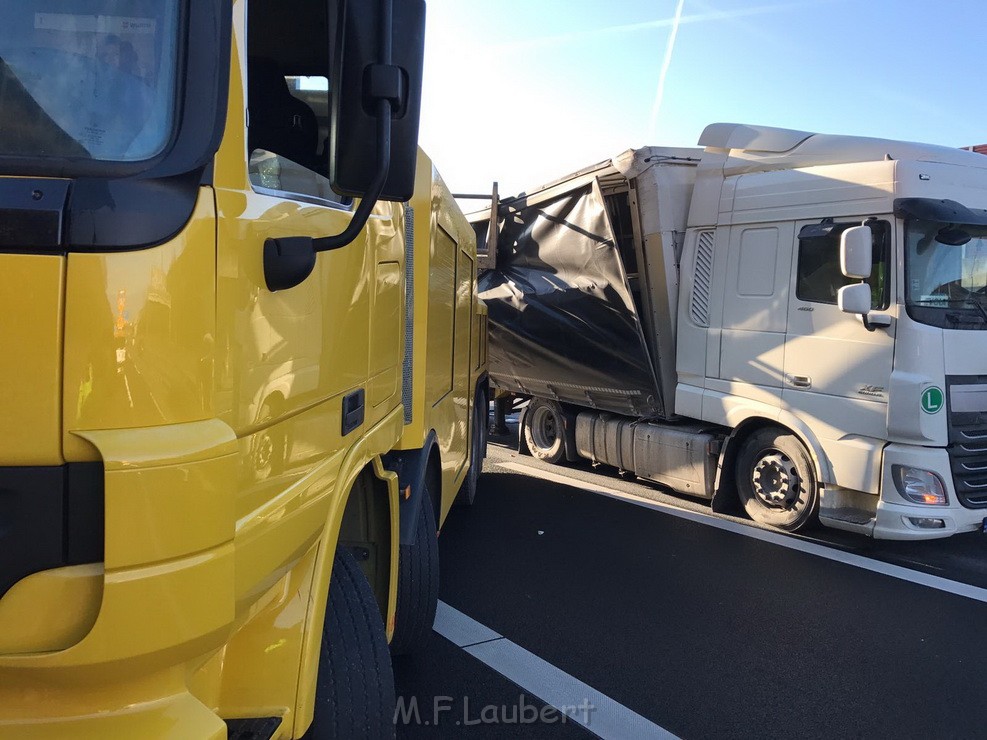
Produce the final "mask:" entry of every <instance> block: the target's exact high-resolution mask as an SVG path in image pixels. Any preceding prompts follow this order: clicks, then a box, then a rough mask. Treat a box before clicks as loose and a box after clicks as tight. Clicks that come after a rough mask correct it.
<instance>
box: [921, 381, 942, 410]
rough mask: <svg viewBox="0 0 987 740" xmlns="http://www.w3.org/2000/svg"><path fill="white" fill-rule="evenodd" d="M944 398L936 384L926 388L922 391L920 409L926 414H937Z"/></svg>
mask: <svg viewBox="0 0 987 740" xmlns="http://www.w3.org/2000/svg"><path fill="white" fill-rule="evenodd" d="M944 400H945V396H944V395H943V392H942V388H937V387H936V386H932V387H931V388H926V389H925V391H924V392H923V393H922V411H924V412H925V413H927V414H937V413H939V411H941V410H942V407H943V402H944Z"/></svg>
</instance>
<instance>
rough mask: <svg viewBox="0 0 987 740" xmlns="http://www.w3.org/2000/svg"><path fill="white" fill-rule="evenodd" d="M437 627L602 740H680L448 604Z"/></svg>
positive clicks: (437, 617)
mask: <svg viewBox="0 0 987 740" xmlns="http://www.w3.org/2000/svg"><path fill="white" fill-rule="evenodd" d="M434 629H435V631H436V632H438V633H439V634H440V635H442V636H443V637H444V638H446V639H447V640H449V641H450V642H452V643H453V644H455V645H457V646H458V647H461V648H462V649H463V650H465V651H466V652H467V653H469V654H470V655H472V656H473V657H474V658H476V659H477V660H479V661H480V662H482V663H484V664H486V665H487V666H489V667H490V668H493V669H494V670H495V671H497V673H499V674H500V675H502V676H504V677H505V678H507V679H509V680H511V681H513V682H514V683H516V684H517V685H518V686H520V687H521V688H522V689H524V690H525V691H530V692H531V694H532V695H534V696H537V697H538V698H539V699H541V700H542V701H543V702H545V703H546V704H548V705H549V706H552V707H555V708H556V709H557V710H559V711H560V712H564V713H565V714H566V716H567V717H568V718H569V719H568V720H567V721H572V722H576V723H577V724H580V725H582V726H583V727H585V728H586V729H587V730H589V731H590V732H592V733H593V734H595V735H597V736H599V737H601V738H605V739H606V740H609V738H615V739H618V738H621V739H622V738H629V737H648V738H662V740H677V738H676V736H675V735H673V734H672V733H670V732H669V731H668V730H666V729H664V728H663V727H660V726H658V725H656V724H655V723H654V722H652V721H651V720H649V719H646V718H645V717H642V716H641V715H640V714H638V713H637V712H634V711H632V710H630V709H628V708H627V707H625V706H624V705H623V704H619V703H618V702H616V701H614V700H613V699H611V698H610V697H609V696H607V695H606V694H603V693H600V692H599V691H597V690H596V689H594V688H593V687H592V686H589V685H588V684H585V683H583V682H582V681H580V680H579V679H578V678H575V677H573V676H570V675H569V674H568V673H566V672H565V671H562V670H560V669H559V668H556V667H555V666H554V665H552V664H551V663H548V662H546V661H544V660H542V659H541V658H539V657H538V656H537V655H535V654H534V653H532V652H530V651H528V650H525V649H524V648H523V647H521V646H520V645H518V644H516V643H514V642H511V641H510V640H508V639H507V638H506V637H503V636H502V635H499V634H498V633H496V632H494V631H493V630H491V629H490V628H489V627H486V626H485V625H482V624H480V623H479V622H477V621H476V620H475V619H472V618H471V617H468V616H466V615H465V614H463V613H462V612H461V611H459V610H457V609H454V608H452V607H451V606H449V605H448V604H446V603H445V602H443V601H440V602H439V605H438V608H437V610H436V612H435V625H434Z"/></svg>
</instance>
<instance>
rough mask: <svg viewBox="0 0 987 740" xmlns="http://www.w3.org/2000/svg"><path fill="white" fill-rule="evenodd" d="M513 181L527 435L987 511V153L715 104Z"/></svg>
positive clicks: (687, 469) (508, 219)
mask: <svg viewBox="0 0 987 740" xmlns="http://www.w3.org/2000/svg"><path fill="white" fill-rule="evenodd" d="M699 144H700V146H701V147H704V148H697V149H687V148H660V147H650V148H644V149H637V150H630V151H627V152H625V153H624V154H622V155H620V156H618V157H616V158H614V159H613V160H611V161H607V162H603V163H601V164H599V165H596V166H593V167H590V168H587V169H585V170H583V171H581V172H577V173H575V174H573V175H571V176H569V177H566V178H564V179H562V180H559V181H557V182H555V183H552V184H550V185H548V186H545V187H542V188H539V189H538V190H536V191H533V192H531V193H525V194H521V195H519V196H517V197H514V198H508V199H503V200H500V201H499V203H498V205H497V209H496V213H497V218H496V228H495V229H493V230H490V229H489V216H488V217H487V219H486V220H484V219H483V218H482V217H478V218H475V219H473V220H474V227H475V228H476V229H477V231H478V233H479V235H480V237H481V242H480V243H483V238H484V236H485V237H486V238H487V239H488V243H489V244H491V245H493V244H496V248H491V249H490V251H489V254H488V255H487V257H486V259H487V267H488V268H490V269H488V270H487V271H486V272H485V273H484V275H483V278H482V280H481V297H482V298H483V300H484V301H485V302H486V304H487V306H488V308H489V312H490V364H491V376H492V380H493V382H494V383H495V384H496V385H497V387H498V388H499V389H500V391H501V392H505V391H506V392H510V393H513V394H515V395H518V396H521V397H525V398H528V399H530V403H528V404H527V406H526V408H525V410H524V412H523V413H522V418H521V434H522V438H523V441H524V442H525V443H526V445H527V447H528V448H529V450H530V451H531V452H532V453H533V454H534V455H536V456H537V457H540V458H542V459H545V460H549V461H552V462H557V461H559V460H562V459H563V458H568V459H570V460H574V459H577V458H578V457H585V458H588V459H590V460H593V461H595V462H599V463H605V464H608V465H612V466H615V467H617V468H619V469H622V470H625V471H630V472H633V473H634V474H636V475H637V476H639V477H641V478H645V479H650V480H653V481H656V482H658V483H661V484H664V485H665V486H667V487H670V488H672V489H674V490H675V491H678V492H680V493H684V494H688V495H691V496H696V497H700V498H707V499H711V500H712V501H713V507H714V509H715V510H729V508H730V507H731V505H732V502H735V501H736V500H737V499H739V502H740V503H741V504H743V507H744V509H745V510H746V511H747V513H748V514H749V515H750V516H751V517H752V518H753V519H754V520H756V521H758V522H760V523H763V524H767V525H771V526H774V527H778V528H781V529H784V530H789V531H794V530H799V529H802V528H804V527H806V526H808V525H810V524H812V523H813V522H815V521H816V520H817V519H818V521H820V522H821V523H822V524H825V525H827V526H830V527H836V528H839V529H844V530H850V531H854V532H860V533H863V534H867V535H871V536H873V537H877V538H887V539H923V538H935V537H946V536H949V535H952V534H955V533H959V532H969V531H973V530H977V529H983V528H985V527H987V157H984V156H983V155H980V154H976V153H973V152H970V151H963V150H959V149H949V148H945V147H938V146H928V145H923V144H914V143H905V142H898V141H885V140H878V139H867V138H858V137H850V136H828V135H821V134H810V133H807V132H802V131H790V130H783V129H776V128H767V127H761V126H747V125H738V124H713V125H711V126H709V127H707V128H706V130H705V131H704V133H703V135H702V137H701V138H700V140H699Z"/></svg>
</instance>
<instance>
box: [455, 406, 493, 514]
mask: <svg viewBox="0 0 987 740" xmlns="http://www.w3.org/2000/svg"><path fill="white" fill-rule="evenodd" d="M489 415H490V410H489V408H488V407H487V396H486V394H485V393H484V392H483V391H482V390H480V391H477V393H476V403H475V404H473V434H472V439H471V440H470V466H469V470H467V471H466V480H464V481H463V485H462V486H460V488H459V493H457V494H456V505H457V506H472V505H473V502H474V501H476V484H477V483H478V482H479V480H480V473H481V472H483V458H485V457H486V456H487V422H488V420H489V419H488V417H489Z"/></svg>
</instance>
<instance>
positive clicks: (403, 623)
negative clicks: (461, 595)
mask: <svg viewBox="0 0 987 740" xmlns="http://www.w3.org/2000/svg"><path fill="white" fill-rule="evenodd" d="M428 480H429V476H427V475H426V476H425V485H424V487H423V488H422V491H421V497H422V501H421V506H419V507H418V521H417V523H416V525H415V544H413V545H401V546H400V550H399V554H398V605H397V610H396V615H395V622H394V636H393V637H392V638H391V655H408V654H409V653H414V652H417V651H418V650H420V649H421V648H422V647H423V646H424V645H425V643H427V642H428V640H429V638H430V636H431V634H432V625H433V623H434V622H435V610H436V607H437V606H438V603H439V540H438V531H437V527H436V525H435V514H434V512H433V506H432V496H431V492H430V484H429V482H428Z"/></svg>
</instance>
